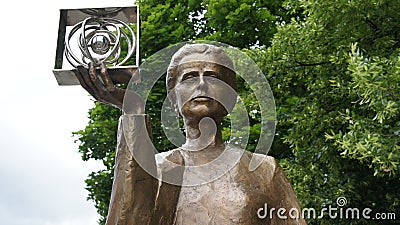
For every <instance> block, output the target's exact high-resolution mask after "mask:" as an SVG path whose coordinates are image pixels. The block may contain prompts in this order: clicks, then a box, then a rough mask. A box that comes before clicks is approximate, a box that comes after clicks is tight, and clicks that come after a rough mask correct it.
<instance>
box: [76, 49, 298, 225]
mask: <svg viewBox="0 0 400 225" xmlns="http://www.w3.org/2000/svg"><path fill="white" fill-rule="evenodd" d="M76 75H77V77H78V79H79V81H80V83H81V85H82V86H83V87H84V88H85V89H86V90H87V91H88V92H89V93H90V94H91V95H93V96H94V98H96V99H97V100H99V101H102V102H104V103H107V104H110V105H113V106H115V107H118V108H120V109H123V113H124V114H123V115H122V116H121V118H120V123H119V130H118V146H117V156H116V166H115V172H114V183H113V187H112V196H111V202H110V207H109V212H108V217H107V225H136V224H137V225H145V224H151V225H153V224H154V225H158V224H162V225H171V224H177V225H192V224H199V225H206V224H207V225H210V224H216V225H234V224H235V225H237V224H242V225H255V224H306V222H305V221H304V220H303V219H302V218H301V216H297V217H296V218H292V217H290V216H289V214H293V212H296V213H297V214H298V213H301V211H300V206H299V203H298V201H297V198H296V195H295V193H294V191H293V189H292V187H291V185H290V183H289V181H288V180H287V178H286V177H285V175H284V172H283V170H282V168H281V167H280V166H279V165H278V163H277V162H276V161H275V159H274V158H272V157H270V156H267V157H265V158H264V159H263V161H262V164H261V165H260V166H259V167H258V168H257V169H255V170H254V171H249V169H248V168H249V163H250V159H251V158H252V157H253V156H257V155H255V153H251V152H249V151H244V150H243V149H239V148H235V147H232V146H229V145H226V144H224V142H223V140H222V134H221V132H222V125H221V120H222V118H223V117H224V116H226V115H227V114H228V113H229V112H230V110H232V108H233V106H234V104H235V102H236V97H237V95H236V94H235V90H236V88H237V86H236V75H235V72H234V70H233V63H232V61H231V60H230V58H229V57H228V56H227V55H226V54H225V53H224V51H223V50H222V49H221V48H219V47H216V46H214V45H209V44H187V45H185V46H183V47H182V48H181V49H179V50H178V51H177V52H176V53H175V54H174V56H173V57H172V60H171V63H170V66H169V68H168V71H167V89H168V97H169V99H170V101H171V103H172V105H173V106H174V107H175V109H176V111H177V113H178V114H179V115H180V116H181V117H182V118H183V121H184V125H185V133H186V142H185V144H184V145H182V146H181V147H178V148H176V149H173V150H170V151H167V152H163V153H158V154H156V155H154V152H153V146H152V143H151V140H150V139H149V138H148V135H147V132H148V129H147V128H148V126H149V120H148V116H147V115H146V114H145V110H144V103H143V100H142V99H141V97H139V95H137V94H136V93H134V92H133V91H130V90H123V89H120V88H117V87H115V86H114V85H113V83H112V81H111V79H110V78H109V77H108V75H107V69H106V67H105V66H104V65H102V66H101V69H100V71H97V70H96V69H95V68H94V67H93V66H91V67H90V68H89V70H87V69H85V68H83V67H78V71H77V72H76ZM124 96H125V97H126V96H129V98H126V99H129V101H130V102H129V104H127V107H122V106H123V100H124ZM260 157H261V156H260ZM236 158H237V159H238V160H236V161H235V160H234V159H236ZM211 162H212V163H211ZM143 165H146V166H145V167H144V166H143ZM205 165H206V166H205ZM154 174H156V175H155V176H154ZM165 180H168V181H169V182H165ZM171 181H172V182H171ZM265 206H268V209H267V208H266V207H265ZM270 209H273V210H270ZM260 210H267V212H265V213H267V214H268V216H266V217H260Z"/></svg>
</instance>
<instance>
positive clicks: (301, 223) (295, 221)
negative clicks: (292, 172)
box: [271, 159, 307, 225]
mask: <svg viewBox="0 0 400 225" xmlns="http://www.w3.org/2000/svg"><path fill="white" fill-rule="evenodd" d="M274 164H275V170H274V174H273V177H272V180H271V187H272V188H271V194H272V196H271V200H272V202H273V206H274V207H275V209H276V210H277V211H276V212H274V213H275V214H274V215H273V217H272V220H271V225H306V224H307V223H306V221H305V220H304V219H303V218H302V215H301V207H300V204H299V202H298V200H297V197H296V194H295V193H294V190H293V188H292V186H291V184H290V182H289V180H288V179H287V177H286V176H285V174H284V171H283V169H282V167H281V166H280V165H279V164H278V163H277V162H276V160H275V159H274ZM279 209H281V211H279Z"/></svg>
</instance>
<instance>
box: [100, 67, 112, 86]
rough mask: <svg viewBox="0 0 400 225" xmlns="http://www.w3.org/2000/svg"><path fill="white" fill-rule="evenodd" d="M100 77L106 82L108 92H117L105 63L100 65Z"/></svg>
mask: <svg viewBox="0 0 400 225" xmlns="http://www.w3.org/2000/svg"><path fill="white" fill-rule="evenodd" d="M100 76H101V79H102V80H103V82H104V85H105V87H106V89H107V90H108V91H114V90H115V86H114V83H113V82H112V80H111V78H110V76H109V75H108V70H107V67H106V64H105V63H104V62H102V63H101V65H100Z"/></svg>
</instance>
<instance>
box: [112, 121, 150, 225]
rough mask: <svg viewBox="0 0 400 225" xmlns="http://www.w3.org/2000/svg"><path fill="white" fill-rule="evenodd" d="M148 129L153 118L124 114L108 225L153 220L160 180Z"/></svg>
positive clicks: (134, 223)
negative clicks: (150, 119)
mask: <svg viewBox="0 0 400 225" xmlns="http://www.w3.org/2000/svg"><path fill="white" fill-rule="evenodd" d="M146 125H147V126H146ZM148 127H150V126H149V117H148V116H147V115H144V114H140V115H123V116H121V118H120V120H119V125H118V134H117V142H118V144H117V154H116V159H115V169H114V181H113V185H112V192H111V200H110V206H109V210H108V216H107V222H106V225H136V224H138V225H145V224H149V221H151V217H152V214H153V212H154V206H155V199H156V195H157V189H158V180H157V178H156V176H157V169H156V161H155V157H154V146H153V144H152V142H151V139H150V135H149V133H148V132H149V130H148Z"/></svg>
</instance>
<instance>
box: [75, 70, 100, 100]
mask: <svg viewBox="0 0 400 225" xmlns="http://www.w3.org/2000/svg"><path fill="white" fill-rule="evenodd" d="M76 69H77V70H74V73H75V76H76V78H77V79H78V81H79V83H80V84H81V86H82V87H83V89H85V90H86V91H87V92H89V94H91V95H92V96H94V93H95V92H94V89H93V85H92V84H91V81H90V79H88V74H87V69H86V68H84V67H83V66H77V67H76Z"/></svg>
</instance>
